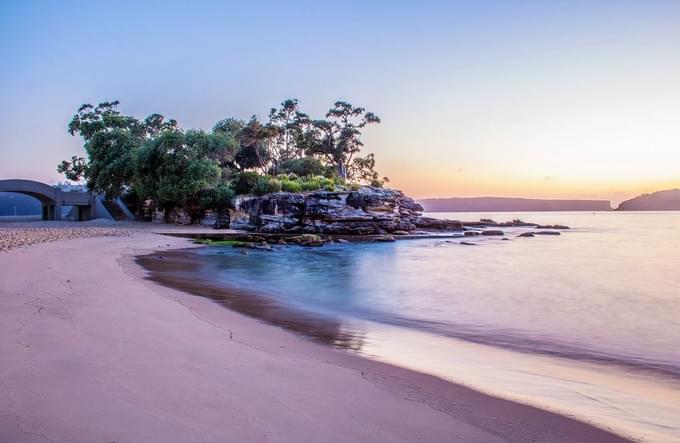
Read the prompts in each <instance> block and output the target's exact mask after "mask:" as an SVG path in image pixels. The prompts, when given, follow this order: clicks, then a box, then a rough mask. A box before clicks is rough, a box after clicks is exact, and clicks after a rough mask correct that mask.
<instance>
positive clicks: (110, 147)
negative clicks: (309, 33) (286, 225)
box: [58, 99, 387, 222]
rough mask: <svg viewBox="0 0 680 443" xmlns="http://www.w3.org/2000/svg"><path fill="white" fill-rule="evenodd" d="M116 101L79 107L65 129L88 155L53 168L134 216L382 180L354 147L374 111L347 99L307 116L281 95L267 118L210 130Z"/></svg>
mask: <svg viewBox="0 0 680 443" xmlns="http://www.w3.org/2000/svg"><path fill="white" fill-rule="evenodd" d="M118 105H119V102H118V101H113V102H104V103H100V104H99V105H97V106H93V105H90V104H84V105H82V106H81V107H80V108H79V109H78V111H77V113H76V114H75V115H74V116H73V118H72V120H71V122H70V123H69V125H68V131H69V133H70V134H71V135H80V136H81V137H82V138H83V140H84V148H85V152H86V154H87V159H86V158H83V157H78V156H74V157H72V158H71V159H70V160H65V161H63V162H61V164H60V165H59V166H58V171H59V172H60V173H64V174H65V175H66V177H67V178H68V179H69V180H73V181H80V180H82V179H85V181H86V183H87V186H88V188H89V189H90V190H91V191H94V192H97V193H102V194H104V195H106V196H107V198H115V197H119V196H120V197H123V198H124V200H125V202H126V203H128V204H129V206H130V207H131V208H134V209H135V212H136V215H137V216H138V217H139V218H140V219H143V218H146V219H149V218H150V217H152V216H153V214H156V213H157V211H161V212H162V213H163V215H164V218H165V221H167V222H173V221H174V220H175V219H176V217H177V215H178V213H183V214H186V216H188V217H189V218H190V220H191V221H192V222H197V221H200V220H201V219H202V218H203V217H204V216H205V214H206V212H207V211H215V212H216V213H220V214H223V213H225V211H226V210H227V209H228V208H233V203H234V198H235V197H236V196H238V195H256V196H257V195H265V194H269V193H276V192H281V191H283V192H289V193H300V192H305V191H318V190H326V191H336V190H338V191H341V190H347V189H358V188H359V187H360V186H361V185H370V186H371V187H375V188H379V187H382V186H383V183H385V182H386V181H387V178H386V177H383V178H380V176H379V174H378V173H377V172H376V170H375V156H374V155H373V154H368V155H366V156H364V157H360V156H359V153H360V151H361V148H362V147H363V143H362V141H361V130H362V129H363V128H364V127H365V126H367V125H370V124H376V123H380V118H378V116H376V115H375V114H373V113H371V112H367V111H366V110H365V109H364V108H361V107H355V106H353V105H351V104H350V103H347V102H343V101H338V102H336V103H335V104H334V105H333V107H332V108H331V109H330V110H329V111H328V112H327V113H326V115H325V118H322V119H314V118H312V117H310V116H309V115H308V114H306V113H304V112H302V111H301V110H300V108H299V105H298V101H297V100H295V99H289V100H285V101H283V102H282V103H281V105H280V107H279V108H272V109H271V110H270V112H269V116H268V119H267V121H266V122H262V121H260V120H259V119H258V118H257V117H256V116H253V117H252V118H251V119H250V120H248V121H244V120H241V119H236V118H225V119H223V120H221V121H219V122H217V123H216V124H215V125H214V126H213V128H212V130H211V131H204V130H198V129H189V130H184V129H182V128H181V127H180V126H179V124H178V123H177V121H176V120H172V119H166V118H165V117H164V116H162V115H160V114H151V115H149V116H148V117H147V118H145V119H144V120H140V119H137V118H135V117H132V116H129V115H124V114H122V113H121V112H120V111H119V110H118Z"/></svg>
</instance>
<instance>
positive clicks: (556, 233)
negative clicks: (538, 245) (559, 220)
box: [536, 231, 561, 235]
mask: <svg viewBox="0 0 680 443" xmlns="http://www.w3.org/2000/svg"><path fill="white" fill-rule="evenodd" d="M536 235H561V234H560V233H559V232H557V231H538V232H536Z"/></svg>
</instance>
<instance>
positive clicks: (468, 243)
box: [460, 241, 477, 246]
mask: <svg viewBox="0 0 680 443" xmlns="http://www.w3.org/2000/svg"><path fill="white" fill-rule="evenodd" d="M460 244H461V245H465V246H477V243H472V242H469V241H462V242H460Z"/></svg>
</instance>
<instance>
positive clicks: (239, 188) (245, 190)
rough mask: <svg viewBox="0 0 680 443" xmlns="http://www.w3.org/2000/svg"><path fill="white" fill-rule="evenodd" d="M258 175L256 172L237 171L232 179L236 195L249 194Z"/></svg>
mask: <svg viewBox="0 0 680 443" xmlns="http://www.w3.org/2000/svg"><path fill="white" fill-rule="evenodd" d="M259 178H260V175H259V174H258V173H257V172H239V173H238V174H236V176H235V177H234V180H233V181H232V187H233V188H234V193H236V195H241V194H251V193H252V192H253V188H255V184H256V183H257V181H258V179H259Z"/></svg>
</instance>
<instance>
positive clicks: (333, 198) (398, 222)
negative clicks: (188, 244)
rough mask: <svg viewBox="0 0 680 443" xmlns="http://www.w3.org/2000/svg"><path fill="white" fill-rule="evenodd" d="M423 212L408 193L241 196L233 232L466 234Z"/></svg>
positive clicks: (368, 189)
mask: <svg viewBox="0 0 680 443" xmlns="http://www.w3.org/2000/svg"><path fill="white" fill-rule="evenodd" d="M422 210H423V207H422V206H421V205H420V204H419V203H417V202H415V201H414V200H413V199H412V198H410V197H408V196H406V195H404V193H403V192H401V191H398V190H395V189H384V188H375V187H370V186H365V187H362V188H359V189H358V190H356V191H317V192H309V193H286V192H280V193H275V194H268V195H264V196H262V197H249V196H241V197H238V198H237V199H236V201H235V209H233V210H232V211H230V220H229V227H230V228H232V229H244V230H248V231H256V232H265V233H296V234H302V233H307V234H338V235H375V234H379V235H384V234H396V235H404V234H405V233H410V232H413V231H415V230H417V229H427V230H462V229H463V227H462V224H461V223H460V222H459V221H452V220H437V219H432V218H428V217H423V216H422V215H421V213H422Z"/></svg>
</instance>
